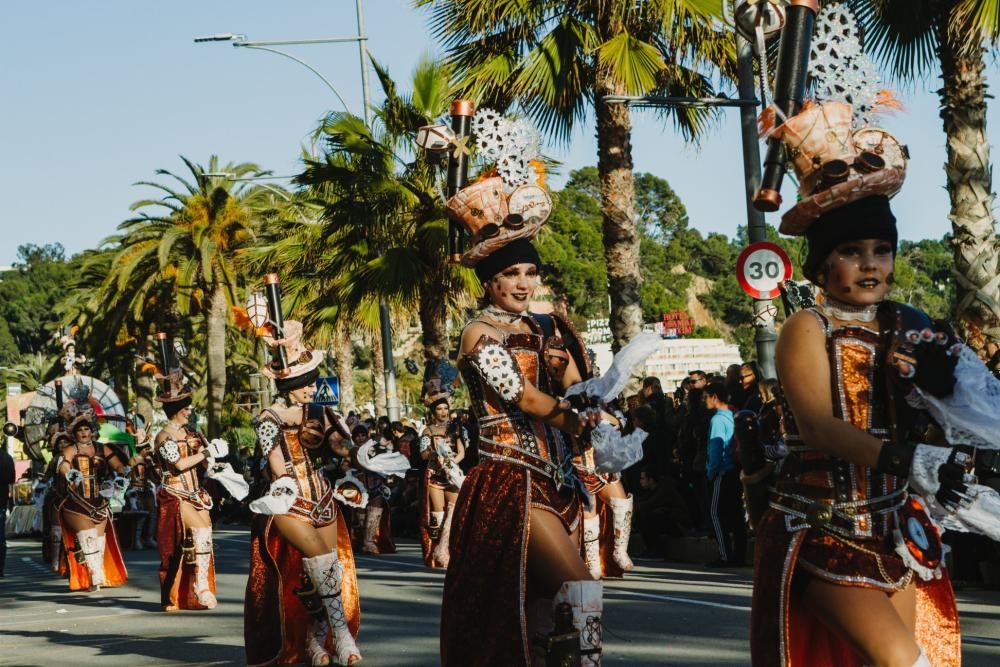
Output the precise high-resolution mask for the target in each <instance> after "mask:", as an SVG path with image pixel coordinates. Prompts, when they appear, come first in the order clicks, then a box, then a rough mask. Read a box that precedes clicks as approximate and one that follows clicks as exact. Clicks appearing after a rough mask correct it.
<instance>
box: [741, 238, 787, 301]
mask: <svg viewBox="0 0 1000 667" xmlns="http://www.w3.org/2000/svg"><path fill="white" fill-rule="evenodd" d="M791 277H792V262H791V260H789V259H788V255H787V254H785V251H784V250H782V249H781V246H779V245H775V244H774V243H771V242H769V241H758V242H757V243H751V244H750V245H748V246H747V247H746V248H745V249H744V250H743V252H741V253H740V257H739V259H737V260H736V278H737V279H738V280H739V281H740V287H742V288H743V291H744V292H746V293H747V294H749V295H750V296H752V297H753V298H755V299H773V298H774V297H776V296H778V294H780V293H781V290H780V289H779V285H781V283H783V282H785V281H786V280H788V279H789V278H791Z"/></svg>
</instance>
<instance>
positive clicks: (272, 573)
mask: <svg viewBox="0 0 1000 667" xmlns="http://www.w3.org/2000/svg"><path fill="white" fill-rule="evenodd" d="M337 557H338V558H339V559H340V562H341V564H342V565H343V566H344V575H343V577H342V578H341V580H340V590H341V593H340V594H341V596H342V598H343V601H344V612H345V613H346V615H347V626H348V628H349V629H350V631H351V635H353V636H354V637H357V636H358V630H359V629H360V627H361V606H360V604H359V600H358V580H357V576H356V574H355V570H354V553H353V552H352V551H351V535H350V532H349V531H348V529H347V523H346V522H345V521H344V514H343V512H342V511H341V508H340V507H339V506H338V507H337ZM301 577H302V552H301V551H299V550H298V549H296V548H295V547H293V546H292V545H291V544H290V543H289V542H288V541H286V540H285V538H284V537H282V536H281V533H280V532H279V531H278V527H277V526H275V525H274V518H273V517H270V516H264V515H261V514H255V515H254V517H253V523H252V524H251V527H250V576H249V578H248V579H247V591H246V599H245V602H244V608H243V639H244V644H245V646H246V656H247V664H248V665H294V664H300V663H301V664H306V665H308V664H309V655H308V653H307V652H306V640H307V633H308V632H309V627H310V625H311V623H312V617H311V616H309V614H307V613H306V610H305V607H303V606H302V603H301V602H300V601H299V597H298V596H297V595H296V594H295V589H297V588H300V587H301V586H302V583H301ZM326 650H327V652H331V653H332V651H333V647H332V644H331V638H330V636H329V634H328V635H327V642H326Z"/></svg>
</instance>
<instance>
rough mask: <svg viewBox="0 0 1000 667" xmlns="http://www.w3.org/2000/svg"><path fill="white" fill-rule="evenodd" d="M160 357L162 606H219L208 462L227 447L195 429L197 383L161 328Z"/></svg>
mask: <svg viewBox="0 0 1000 667" xmlns="http://www.w3.org/2000/svg"><path fill="white" fill-rule="evenodd" d="M157 339H158V341H159V343H160V363H161V365H162V368H163V369H164V373H165V375H160V376H158V378H157V379H158V381H159V383H160V395H159V396H158V397H157V401H159V403H160V404H161V405H162V406H163V412H164V413H165V414H166V416H167V424H166V426H164V427H163V430H161V431H160V432H159V433H157V434H156V436H155V437H154V438H153V443H154V446H155V448H156V455H157V457H158V458H159V460H160V467H161V469H162V484H161V485H160V490H159V492H158V493H157V497H156V500H157V505H158V506H159V512H158V518H157V533H156V534H157V543H158V544H159V549H160V605H161V606H162V608H163V611H176V610H178V609H214V608H215V606H216V604H218V602H217V600H216V598H215V555H214V553H213V550H212V517H211V515H210V511H211V509H212V506H213V502H212V497H211V496H210V495H209V494H208V491H206V490H205V487H204V486H203V484H204V479H205V472H206V470H207V468H208V467H209V466H210V465H211V464H212V463H214V461H215V459H216V458H221V457H223V456H225V455H226V453H227V452H225V451H223V450H222V449H221V448H220V443H221V442H222V441H220V440H215V441H212V442H208V441H207V439H206V438H205V436H204V435H202V434H201V433H199V432H198V431H195V430H194V429H192V428H191V427H190V426H189V425H188V423H189V421H190V419H191V392H192V389H191V387H190V385H188V384H187V383H186V382H185V380H184V372H183V370H182V369H181V368H180V367H179V366H178V367H175V366H174V365H173V364H172V363H171V358H172V355H171V350H172V347H171V346H170V344H169V341H168V338H167V335H166V334H163V333H161V334H157Z"/></svg>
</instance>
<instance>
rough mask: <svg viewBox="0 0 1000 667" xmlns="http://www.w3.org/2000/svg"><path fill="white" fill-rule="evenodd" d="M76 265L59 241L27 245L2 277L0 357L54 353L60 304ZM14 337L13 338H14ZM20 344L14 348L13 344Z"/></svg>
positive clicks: (7, 360) (14, 360) (18, 251)
mask: <svg viewBox="0 0 1000 667" xmlns="http://www.w3.org/2000/svg"><path fill="white" fill-rule="evenodd" d="M72 275H73V267H72V264H71V262H69V261H67V260H66V256H65V251H64V250H63V247H62V246H61V245H60V244H58V243H53V244H48V245H44V246H37V245H31V244H28V245H23V246H21V247H19V248H18V249H17V262H15V264H14V268H13V269H12V270H10V271H7V272H5V273H4V274H3V275H2V276H0V320H3V322H4V326H2V327H0V360H6V361H2V363H4V364H7V363H16V361H17V360H16V359H15V358H13V357H12V355H14V354H15V353H17V354H20V355H30V354H35V353H38V352H41V353H43V354H46V355H48V354H53V353H54V351H55V347H54V346H53V342H54V341H53V337H54V334H55V333H56V331H57V330H58V328H59V325H60V321H59V315H58V314H57V313H56V304H57V303H59V300H60V299H62V298H63V297H64V296H65V293H66V289H67V287H68V284H69V281H70V278H71V276H72ZM11 339H12V340H11ZM12 342H13V344H14V345H15V346H16V348H15V349H11V343H12Z"/></svg>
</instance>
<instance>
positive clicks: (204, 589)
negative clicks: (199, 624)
mask: <svg viewBox="0 0 1000 667" xmlns="http://www.w3.org/2000/svg"><path fill="white" fill-rule="evenodd" d="M191 536H192V538H193V539H194V556H195V576H194V593H195V595H197V596H198V604H200V605H201V606H203V607H206V608H208V609H214V608H215V606H216V605H217V604H218V601H217V600H216V599H215V594H214V593H213V592H212V589H211V587H210V586H209V583H208V575H209V572H210V571H211V569H212V528H211V527H208V528H192V529H191Z"/></svg>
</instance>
